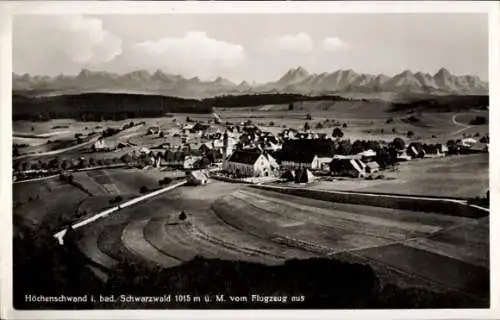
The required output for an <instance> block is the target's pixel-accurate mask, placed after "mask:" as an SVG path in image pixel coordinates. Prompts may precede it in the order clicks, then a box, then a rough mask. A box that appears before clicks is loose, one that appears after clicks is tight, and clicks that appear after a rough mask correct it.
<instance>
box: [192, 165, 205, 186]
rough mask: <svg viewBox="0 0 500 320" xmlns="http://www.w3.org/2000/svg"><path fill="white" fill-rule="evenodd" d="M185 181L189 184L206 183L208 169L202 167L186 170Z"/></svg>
mask: <svg viewBox="0 0 500 320" xmlns="http://www.w3.org/2000/svg"><path fill="white" fill-rule="evenodd" d="M187 181H188V183H189V184H190V185H195V186H198V185H205V184H207V183H208V171H207V170H203V169H202V170H193V171H191V172H188V173H187Z"/></svg>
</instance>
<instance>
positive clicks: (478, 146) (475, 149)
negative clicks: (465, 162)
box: [467, 142, 489, 153]
mask: <svg viewBox="0 0 500 320" xmlns="http://www.w3.org/2000/svg"><path fill="white" fill-rule="evenodd" d="M467 151H469V152H470V153H487V152H488V151H489V146H488V144H487V143H483V142H477V143H475V144H474V145H473V146H471V147H470V148H469V149H468V150H467Z"/></svg>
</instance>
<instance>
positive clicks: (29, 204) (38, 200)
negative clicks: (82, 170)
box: [12, 178, 88, 229]
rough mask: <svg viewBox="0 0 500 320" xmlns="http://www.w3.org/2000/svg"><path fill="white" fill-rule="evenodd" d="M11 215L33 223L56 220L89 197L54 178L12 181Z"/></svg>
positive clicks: (49, 224) (54, 221) (53, 224)
mask: <svg viewBox="0 0 500 320" xmlns="http://www.w3.org/2000/svg"><path fill="white" fill-rule="evenodd" d="M12 193H13V205H14V215H17V216H19V217H21V219H22V220H23V221H24V222H26V223H28V224H31V225H33V226H41V225H48V226H49V229H51V226H56V225H57V224H58V221H59V220H58V219H59V217H60V216H64V215H72V214H74V212H75V211H76V210H77V208H78V206H79V205H80V203H82V202H83V201H84V200H85V199H87V198H88V194H87V193H85V192H84V191H82V190H80V189H78V188H76V187H74V186H72V185H70V184H67V183H65V182H61V181H59V179H57V178H52V179H46V180H41V181H33V182H25V183H16V184H13V190H12Z"/></svg>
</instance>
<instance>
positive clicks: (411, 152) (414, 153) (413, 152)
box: [406, 143, 426, 159]
mask: <svg viewBox="0 0 500 320" xmlns="http://www.w3.org/2000/svg"><path fill="white" fill-rule="evenodd" d="M406 154H407V155H408V156H410V157H411V158H412V159H415V158H424V157H425V154H426V152H425V150H424V149H423V147H422V145H421V144H416V143H410V145H409V146H408V148H407V149H406Z"/></svg>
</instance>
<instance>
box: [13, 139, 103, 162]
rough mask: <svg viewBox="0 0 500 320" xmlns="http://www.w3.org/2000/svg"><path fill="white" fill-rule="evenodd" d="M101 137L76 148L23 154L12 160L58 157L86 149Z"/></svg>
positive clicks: (75, 146)
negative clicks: (57, 155) (72, 151)
mask: <svg viewBox="0 0 500 320" xmlns="http://www.w3.org/2000/svg"><path fill="white" fill-rule="evenodd" d="M100 137H101V136H100V135H97V136H94V137H92V138H91V139H90V140H89V141H86V142H83V143H80V144H77V145H74V146H71V147H68V148H63V149H57V150H52V151H47V152H40V153H32V154H23V155H21V156H18V157H13V158H12V159H13V160H22V159H26V158H31V157H43V156H52V155H56V154H61V153H64V152H68V151H71V150H75V149H79V148H83V147H86V146H88V145H91V144H93V143H95V142H96V141H97V140H99V139H100Z"/></svg>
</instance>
